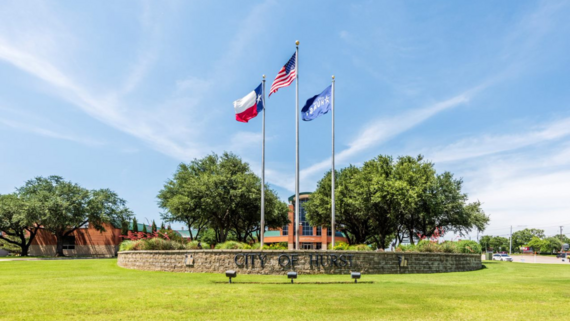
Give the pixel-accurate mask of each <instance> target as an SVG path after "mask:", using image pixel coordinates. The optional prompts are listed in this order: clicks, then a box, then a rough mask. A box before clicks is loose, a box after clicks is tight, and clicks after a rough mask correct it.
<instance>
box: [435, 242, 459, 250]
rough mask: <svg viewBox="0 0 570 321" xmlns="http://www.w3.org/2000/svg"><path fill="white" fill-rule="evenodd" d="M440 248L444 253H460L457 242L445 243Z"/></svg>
mask: <svg viewBox="0 0 570 321" xmlns="http://www.w3.org/2000/svg"><path fill="white" fill-rule="evenodd" d="M439 248H440V250H441V252H443V253H458V252H457V242H451V241H445V242H443V243H441V244H440V245H439Z"/></svg>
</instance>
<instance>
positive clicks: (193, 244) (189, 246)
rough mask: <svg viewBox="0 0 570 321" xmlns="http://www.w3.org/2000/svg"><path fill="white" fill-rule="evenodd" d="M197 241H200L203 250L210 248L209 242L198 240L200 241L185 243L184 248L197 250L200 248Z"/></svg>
mask: <svg viewBox="0 0 570 321" xmlns="http://www.w3.org/2000/svg"><path fill="white" fill-rule="evenodd" d="M198 243H200V245H201V246H202V249H203V250H209V249H210V244H208V243H206V242H200V241H192V242H189V243H188V244H186V249H188V250H199V249H200V248H199V247H198Z"/></svg>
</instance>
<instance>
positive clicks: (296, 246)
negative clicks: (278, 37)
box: [293, 40, 300, 250]
mask: <svg viewBox="0 0 570 321" xmlns="http://www.w3.org/2000/svg"><path fill="white" fill-rule="evenodd" d="M295 45H296V50H295V77H296V78H297V81H296V82H295V85H296V88H295V129H296V136H295V142H296V147H297V153H296V163H295V224H293V225H294V228H295V229H294V232H297V233H296V237H295V249H296V250H299V225H300V224H299V223H300V222H299V40H297V41H295Z"/></svg>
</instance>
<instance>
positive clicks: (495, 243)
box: [489, 236, 510, 252]
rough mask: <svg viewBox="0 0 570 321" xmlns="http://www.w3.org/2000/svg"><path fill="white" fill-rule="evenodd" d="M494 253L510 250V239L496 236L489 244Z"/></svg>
mask: <svg viewBox="0 0 570 321" xmlns="http://www.w3.org/2000/svg"><path fill="white" fill-rule="evenodd" d="M489 245H491V247H492V248H493V251H494V252H500V251H507V250H509V245H510V244H509V239H508V238H506V237H502V236H495V237H493V238H492V239H491V241H490V242H489Z"/></svg>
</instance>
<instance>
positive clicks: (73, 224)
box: [18, 176, 132, 256]
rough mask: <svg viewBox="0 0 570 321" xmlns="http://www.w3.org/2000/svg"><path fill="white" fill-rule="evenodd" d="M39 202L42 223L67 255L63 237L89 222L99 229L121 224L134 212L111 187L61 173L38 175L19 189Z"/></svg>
mask: <svg viewBox="0 0 570 321" xmlns="http://www.w3.org/2000/svg"><path fill="white" fill-rule="evenodd" d="M18 194H19V195H21V197H22V198H23V199H24V200H25V201H26V202H29V203H32V204H36V206H37V207H38V211H39V216H40V222H41V226H42V228H43V229H44V230H45V231H48V232H50V233H52V234H53V235H54V236H55V237H56V240H57V247H56V253H57V254H56V255H58V256H63V239H64V237H66V236H68V235H70V234H71V233H73V232H74V231H75V230H76V229H78V228H81V227H84V226H86V225H87V224H88V223H89V224H90V226H93V227H94V228H95V229H97V230H98V231H105V227H104V224H105V223H108V224H113V225H115V226H121V224H122V222H123V221H126V220H128V219H129V218H130V217H131V216H132V212H131V211H130V210H129V209H128V208H127V207H126V202H125V201H124V200H123V199H121V198H119V197H118V195H117V194H116V193H115V192H113V191H111V190H109V189H99V190H88V189H85V188H83V187H81V186H79V185H77V184H74V183H71V182H68V181H65V180H64V179H63V178H61V177H59V176H49V177H47V178H44V177H37V178H35V179H33V180H30V181H28V182H26V184H25V185H24V186H23V187H21V188H19V189H18Z"/></svg>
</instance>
